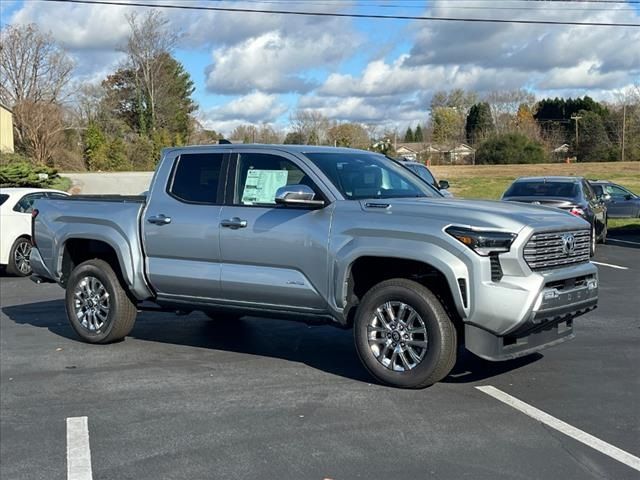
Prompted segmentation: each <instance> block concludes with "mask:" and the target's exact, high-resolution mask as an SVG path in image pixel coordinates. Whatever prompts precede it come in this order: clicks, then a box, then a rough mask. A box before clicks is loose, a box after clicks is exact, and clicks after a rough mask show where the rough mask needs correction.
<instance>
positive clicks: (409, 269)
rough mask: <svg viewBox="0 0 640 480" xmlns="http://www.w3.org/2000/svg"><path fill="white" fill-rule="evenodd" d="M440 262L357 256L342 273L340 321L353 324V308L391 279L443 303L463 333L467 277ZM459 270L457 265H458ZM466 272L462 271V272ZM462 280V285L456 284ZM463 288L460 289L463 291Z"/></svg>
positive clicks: (465, 313)
mask: <svg viewBox="0 0 640 480" xmlns="http://www.w3.org/2000/svg"><path fill="white" fill-rule="evenodd" d="M445 267H447V266H446V265H444V264H443V262H441V261H437V259H436V261H435V262H426V261H423V260H417V259H413V258H406V257H396V256H381V255H361V256H358V257H357V258H354V259H353V261H351V262H350V264H349V266H348V268H347V269H346V270H345V277H344V282H343V285H344V288H345V290H346V291H345V293H344V298H345V305H344V319H345V322H346V323H347V325H352V324H353V318H354V315H355V312H356V310H357V306H358V305H359V303H360V300H361V299H362V297H363V296H364V294H365V293H366V292H367V291H368V290H369V289H371V287H373V286H374V285H377V284H378V283H380V282H383V281H385V280H390V279H392V278H405V279H409V280H413V281H415V282H417V283H419V284H421V285H423V286H425V287H427V288H428V289H429V290H431V291H432V292H433V294H434V295H436V297H437V298H438V299H439V300H440V302H441V303H442V304H443V306H444V308H445V310H446V311H447V314H448V315H449V317H450V318H451V320H452V322H453V323H454V325H456V329H458V330H459V331H460V332H462V331H463V328H462V326H463V320H462V319H463V318H464V317H466V315H467V308H468V300H467V298H468V290H469V288H468V277H467V276H466V275H463V276H460V277H458V276H457V275H462V274H461V273H460V272H455V271H454V270H453V269H451V268H445ZM458 267H460V266H458ZM464 271H465V272H466V269H464ZM459 280H464V282H459ZM463 289H464V290H463Z"/></svg>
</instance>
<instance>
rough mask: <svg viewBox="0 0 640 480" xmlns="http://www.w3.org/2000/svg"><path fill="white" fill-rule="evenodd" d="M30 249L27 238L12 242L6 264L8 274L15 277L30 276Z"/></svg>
mask: <svg viewBox="0 0 640 480" xmlns="http://www.w3.org/2000/svg"><path fill="white" fill-rule="evenodd" d="M31 248H32V245H31V240H29V239H28V238H27V237H20V238H18V239H17V240H16V241H15V242H13V245H12V246H11V251H10V252H9V262H8V264H7V273H8V274H10V275H15V276H17V277H26V276H27V275H31V260H30V257H31Z"/></svg>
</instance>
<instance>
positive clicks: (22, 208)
mask: <svg viewBox="0 0 640 480" xmlns="http://www.w3.org/2000/svg"><path fill="white" fill-rule="evenodd" d="M44 196H45V194H44V192H41V193H30V194H28V195H25V196H24V197H22V198H21V199H20V200H18V203H16V205H15V206H14V207H13V211H14V212H20V213H31V211H32V210H33V204H34V203H35V201H36V200H38V199H40V198H42V197H44Z"/></svg>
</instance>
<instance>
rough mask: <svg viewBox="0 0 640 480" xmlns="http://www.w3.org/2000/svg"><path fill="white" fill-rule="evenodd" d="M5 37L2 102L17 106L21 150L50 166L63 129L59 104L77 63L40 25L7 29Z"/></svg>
mask: <svg viewBox="0 0 640 480" xmlns="http://www.w3.org/2000/svg"><path fill="white" fill-rule="evenodd" d="M0 38H1V40H2V42H1V43H0V101H2V102H3V103H4V104H6V105H7V106H10V107H12V108H13V114H14V115H13V119H14V131H15V134H16V143H17V145H18V148H20V149H22V150H23V151H25V152H26V153H27V154H29V155H31V156H32V157H33V159H34V160H35V161H36V162H37V163H41V164H44V163H49V164H51V163H52V162H53V152H54V150H55V148H56V147H57V146H58V144H59V142H60V141H61V136H62V132H63V130H64V121H63V110H62V108H61V107H60V102H61V101H62V100H63V99H64V98H65V97H66V93H67V92H66V90H65V89H66V87H67V85H68V84H69V80H70V78H71V72H72V70H73V63H72V61H71V60H70V59H69V57H68V56H67V54H66V53H65V52H64V51H63V50H62V49H61V48H60V47H59V46H58V45H57V44H56V43H55V42H54V41H53V39H52V38H51V36H50V35H47V34H43V33H42V32H40V31H39V30H38V28H37V27H36V26H35V25H8V26H6V27H5V28H3V29H2V31H1V32H0Z"/></svg>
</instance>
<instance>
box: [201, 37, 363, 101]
mask: <svg viewBox="0 0 640 480" xmlns="http://www.w3.org/2000/svg"><path fill="white" fill-rule="evenodd" d="M346 40H347V39H346V36H345V34H339V33H336V32H333V31H324V32H318V31H316V32H315V33H313V34H309V32H304V33H302V32H298V33H297V34H285V33H284V32H282V31H281V30H275V31H271V32H267V33H265V34H262V35H260V36H258V37H252V38H249V39H247V40H245V41H243V42H241V43H239V44H236V45H232V46H230V47H221V48H218V49H216V50H215V51H214V52H213V64H212V65H210V66H209V67H208V68H207V87H208V88H209V90H211V91H212V92H214V93H217V94H238V93H243V92H246V91H248V90H252V89H254V88H255V89H259V90H263V91H266V92H273V93H285V92H307V91H309V90H311V89H312V88H314V87H315V86H316V85H315V81H314V80H313V79H311V78H310V76H309V75H308V72H307V71H308V70H310V69H319V68H322V67H325V66H328V67H330V68H337V67H338V65H339V63H340V62H341V61H342V60H344V59H345V58H346V57H347V56H348V55H349V54H351V53H353V50H351V49H345V48H341V45H343V44H344V43H345V42H346ZM352 45H353V42H352Z"/></svg>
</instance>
